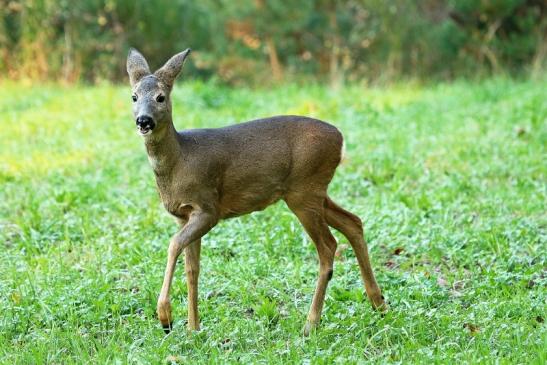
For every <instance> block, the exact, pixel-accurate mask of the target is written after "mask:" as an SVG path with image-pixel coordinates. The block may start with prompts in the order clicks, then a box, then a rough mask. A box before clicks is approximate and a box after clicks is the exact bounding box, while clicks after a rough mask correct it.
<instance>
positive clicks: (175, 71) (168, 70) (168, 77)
mask: <svg viewBox="0 0 547 365" xmlns="http://www.w3.org/2000/svg"><path fill="white" fill-rule="evenodd" d="M190 52H192V50H191V49H190V48H188V49H186V50H185V51H182V52H180V53H177V54H176V55H174V56H173V57H171V58H170V59H169V61H167V62H166V63H165V65H163V67H162V68H160V69H159V70H157V71H156V72H155V73H154V75H156V77H157V78H158V79H159V80H160V81H162V82H163V83H165V84H166V85H168V86H169V88H171V87H173V84H174V83H175V79H176V78H177V76H178V75H179V74H180V71H181V70H182V66H183V65H184V61H185V60H186V57H188V55H189V54H190Z"/></svg>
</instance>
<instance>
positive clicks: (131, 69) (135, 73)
mask: <svg viewBox="0 0 547 365" xmlns="http://www.w3.org/2000/svg"><path fill="white" fill-rule="evenodd" d="M127 73H128V74H129V82H130V83H131V86H135V84H136V83H137V82H139V81H140V79H142V78H143V77H144V76H147V75H150V67H148V63H147V62H146V59H145V58H144V56H143V55H142V54H140V53H139V51H137V50H136V49H135V48H131V49H129V54H128V55H127Z"/></svg>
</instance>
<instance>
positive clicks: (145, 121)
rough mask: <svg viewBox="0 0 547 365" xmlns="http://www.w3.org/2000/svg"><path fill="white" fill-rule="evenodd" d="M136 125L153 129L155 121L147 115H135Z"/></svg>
mask: <svg viewBox="0 0 547 365" xmlns="http://www.w3.org/2000/svg"><path fill="white" fill-rule="evenodd" d="M136 123H137V127H139V128H148V129H154V127H155V125H156V124H155V123H154V119H152V118H151V117H149V116H148V115H140V116H138V117H137V120H136Z"/></svg>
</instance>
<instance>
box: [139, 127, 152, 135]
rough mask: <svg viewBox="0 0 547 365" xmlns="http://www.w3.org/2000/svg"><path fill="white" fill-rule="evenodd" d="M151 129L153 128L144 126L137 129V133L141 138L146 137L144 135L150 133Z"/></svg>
mask: <svg viewBox="0 0 547 365" xmlns="http://www.w3.org/2000/svg"><path fill="white" fill-rule="evenodd" d="M152 129H153V128H151V127H148V126H146V127H137V132H139V134H140V135H141V136H146V135H148V134H150V133H152Z"/></svg>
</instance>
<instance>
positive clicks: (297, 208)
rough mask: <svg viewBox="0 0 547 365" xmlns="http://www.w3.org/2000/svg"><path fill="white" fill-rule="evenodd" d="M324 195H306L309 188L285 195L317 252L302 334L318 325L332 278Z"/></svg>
mask: <svg viewBox="0 0 547 365" xmlns="http://www.w3.org/2000/svg"><path fill="white" fill-rule="evenodd" d="M324 199H325V195H324V194H318V195H310V193H309V192H307V193H301V194H298V195H296V194H292V195H291V196H287V197H286V198H285V201H286V203H287V205H288V206H289V208H290V209H291V210H292V211H293V212H294V214H295V215H296V216H297V217H298V220H299V221H300V223H302V225H303V226H304V229H305V230H306V232H307V233H308V235H309V236H310V238H311V239H312V241H313V242H314V244H315V247H316V248H317V253H318V254H319V278H318V279H317V284H316V287H315V293H314V295H313V300H312V304H311V307H310V311H309V314H308V319H307V321H306V325H305V327H304V334H305V335H306V336H307V335H309V333H310V332H311V331H312V330H314V329H315V328H316V327H317V326H318V325H319V321H320V319H321V311H322V309H323V303H324V301H325V293H326V290H327V286H328V283H329V281H330V279H331V278H332V273H333V263H334V253H335V252H336V239H335V238H334V236H333V235H332V233H331V232H330V230H329V226H328V225H327V221H326V219H325V212H324Z"/></svg>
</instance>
